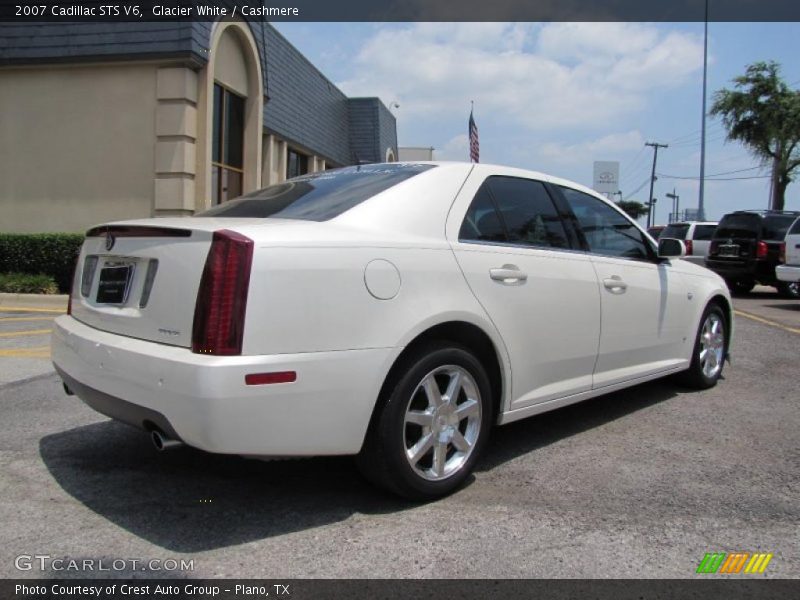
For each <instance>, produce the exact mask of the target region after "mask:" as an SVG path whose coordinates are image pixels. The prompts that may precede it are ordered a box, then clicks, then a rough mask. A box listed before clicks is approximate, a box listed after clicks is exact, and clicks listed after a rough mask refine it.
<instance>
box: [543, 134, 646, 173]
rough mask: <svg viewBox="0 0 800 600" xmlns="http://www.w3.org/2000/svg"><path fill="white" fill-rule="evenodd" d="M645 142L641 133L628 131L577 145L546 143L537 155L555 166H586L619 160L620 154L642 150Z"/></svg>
mask: <svg viewBox="0 0 800 600" xmlns="http://www.w3.org/2000/svg"><path fill="white" fill-rule="evenodd" d="M644 141H645V140H644V138H643V137H642V134H641V133H640V132H639V131H628V132H625V133H612V134H609V135H606V136H603V137H600V138H597V139H593V140H586V141H583V142H579V143H576V144H562V143H559V142H545V143H544V144H541V145H540V146H539V147H538V148H537V153H538V154H539V156H540V157H541V158H543V159H546V160H548V161H550V162H552V163H555V164H561V165H581V164H583V165H586V164H591V162H592V161H593V160H618V159H619V156H620V154H622V153H625V152H629V151H631V150H638V149H639V148H641V147H642V145H643V144H644Z"/></svg>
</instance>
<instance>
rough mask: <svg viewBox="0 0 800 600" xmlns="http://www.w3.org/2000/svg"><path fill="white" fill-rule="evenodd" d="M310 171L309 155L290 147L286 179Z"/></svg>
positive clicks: (287, 157)
mask: <svg viewBox="0 0 800 600" xmlns="http://www.w3.org/2000/svg"><path fill="white" fill-rule="evenodd" d="M306 173H308V157H307V156H306V155H305V154H300V153H299V152H297V151H296V150H292V149H291V148H289V150H288V151H287V156H286V179H291V178H292V177H299V176H300V175H305V174H306Z"/></svg>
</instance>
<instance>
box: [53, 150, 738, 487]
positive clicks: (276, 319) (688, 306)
mask: <svg viewBox="0 0 800 600" xmlns="http://www.w3.org/2000/svg"><path fill="white" fill-rule="evenodd" d="M682 254H683V243H682V242H680V241H677V240H665V241H664V242H663V243H662V244H661V245H660V246H659V248H656V246H655V245H653V243H652V241H651V240H650V238H649V237H648V236H647V235H645V233H644V231H643V230H642V229H640V228H639V226H638V225H637V224H636V223H635V222H634V221H633V220H631V219H630V218H629V217H628V216H626V215H625V213H623V212H622V211H621V210H619V209H618V208H616V207H615V206H614V205H613V204H611V203H610V202H608V201H607V200H606V199H605V198H603V197H602V196H600V195H598V194H597V193H595V192H593V191H592V190H589V189H588V188H585V187H582V186H580V185H577V184H574V183H570V182H569V181H565V180H562V179H557V178H554V177H549V176H547V175H543V174H540V173H534V172H529V171H523V170H519V169H512V168H505V167H498V166H491V165H483V164H480V165H477V164H476V165H471V164H466V163H423V164H417V163H392V164H382V165H362V166H359V167H347V168H343V169H338V170H334V171H325V172H322V173H315V174H310V175H305V176H302V177H298V178H295V179H292V180H290V181H287V182H285V183H280V184H278V185H273V186H270V187H267V188H265V189H263V190H259V191H256V192H253V193H250V194H248V195H246V196H243V197H241V198H239V199H236V200H233V201H230V202H226V203H224V204H221V205H219V206H216V207H214V208H212V209H211V210H209V211H207V212H205V213H203V214H200V215H198V216H196V217H192V218H162V219H142V220H137V221H126V222H119V223H109V224H106V225H101V226H98V227H94V228H92V229H91V230H89V231H88V232H87V234H86V239H85V241H84V243H83V247H82V249H81V253H80V257H79V259H78V266H77V269H76V274H75V283H74V288H73V291H72V293H71V295H70V308H69V311H68V312H69V314H68V315H65V316H61V317H59V318H58V319H56V321H55V326H54V334H53V346H52V348H53V350H52V353H53V363H54V364H55V367H56V369H57V371H58V373H59V374H60V375H61V377H62V378H63V381H64V385H65V389H66V391H67V392H68V393H75V394H77V395H78V396H79V397H80V398H81V399H82V400H83V401H85V402H86V403H87V404H88V405H89V406H92V407H94V408H95V409H96V410H98V411H99V412H101V413H104V414H106V415H108V416H111V417H113V418H115V419H118V420H120V421H123V422H126V423H129V424H131V425H134V426H136V427H138V428H141V429H144V430H146V431H149V432H150V433H151V437H152V440H153V443H154V444H155V445H156V447H158V448H167V447H173V446H177V445H180V444H181V443H185V444H188V445H190V446H193V447H195V448H200V449H202V450H206V451H208V452H217V453H228V454H239V455H247V456H260V457H264V456H268V457H277V456H310V455H347V454H351V455H357V463H358V464H359V466H360V467H361V469H362V470H363V472H364V473H365V474H366V476H367V477H368V478H369V479H371V480H372V481H374V482H376V483H378V484H380V485H382V486H384V487H386V488H388V489H390V490H392V491H394V492H397V493H399V494H402V495H404V496H407V497H410V498H417V499H424V498H434V497H437V496H440V495H443V494H446V493H449V492H451V491H452V490H454V489H456V488H457V487H458V486H459V484H461V483H462V482H463V481H464V479H465V478H466V477H467V475H468V474H469V473H470V471H471V470H472V468H473V466H474V465H475V462H476V460H478V457H479V455H480V453H481V451H482V450H483V449H484V447H485V445H486V441H487V438H488V435H489V431H490V427H491V426H492V425H493V424H504V423H510V422H512V421H516V420H517V419H521V418H524V417H528V416H531V415H535V414H538V413H542V412H545V411H548V410H552V409H555V408H558V407H560V406H564V405H567V404H571V403H573V402H578V401H581V400H585V399H588V398H591V397H594V396H599V395H602V394H606V393H608V392H611V391H613V390H617V389H620V388H623V387H627V386H631V385H635V384H638V383H641V382H643V381H648V380H650V379H654V378H658V377H663V376H666V375H670V374H679V375H680V377H681V378H682V379H683V381H684V382H685V383H686V384H688V385H691V386H694V387H696V388H708V387H711V386H713V385H715V384H716V383H717V380H718V379H719V378H720V375H721V373H722V368H723V363H724V361H725V358H726V356H727V352H728V346H729V344H730V340H731V334H732V330H733V314H732V311H731V301H730V296H729V293H728V290H727V288H726V287H725V283H724V281H723V280H722V279H720V278H719V277H718V276H716V275H715V274H713V273H711V272H710V271H708V270H706V269H703V268H699V267H697V266H696V265H692V264H690V263H686V262H685V261H682V260H672V259H674V258H678V257H680V256H681V255H682ZM601 322H602V328H601Z"/></svg>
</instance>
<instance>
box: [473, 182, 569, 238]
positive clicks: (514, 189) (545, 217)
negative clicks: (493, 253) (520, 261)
mask: <svg viewBox="0 0 800 600" xmlns="http://www.w3.org/2000/svg"><path fill="white" fill-rule="evenodd" d="M458 237H459V239H460V240H462V241H489V242H506V243H511V244H519V245H521V246H533V247H537V246H538V247H547V248H569V247H570V246H569V242H568V241H567V235H566V232H565V231H564V225H563V223H562V221H561V217H560V216H559V214H558V211H557V210H556V207H555V205H554V204H553V201H552V199H551V198H550V195H549V194H548V193H547V190H546V189H545V187H544V185H543V184H542V183H541V182H539V181H533V180H530V179H522V178H519V177H502V176H493V177H488V178H487V179H486V181H484V182H483V185H481V187H480V189H479V190H478V193H477V194H475V198H474V200H473V201H472V204H471V205H470V207H469V210H468V211H467V214H466V216H465V217H464V222H463V223H462V225H461V230H460V231H459V236H458Z"/></svg>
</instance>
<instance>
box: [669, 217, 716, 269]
mask: <svg viewBox="0 0 800 600" xmlns="http://www.w3.org/2000/svg"><path fill="white" fill-rule="evenodd" d="M716 228H717V224H716V223H715V222H713V221H681V222H679V223H670V224H669V225H667V226H666V227H665V228H664V231H662V232H661V237H662V238H673V239H676V240H683V243H684V245H685V246H686V256H685V257H684V260H688V261H689V262H693V263H694V264H696V265H700V266H701V267H702V266H705V256H706V254H708V246H709V244H711V236H712V235H714V230H715V229H716Z"/></svg>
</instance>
